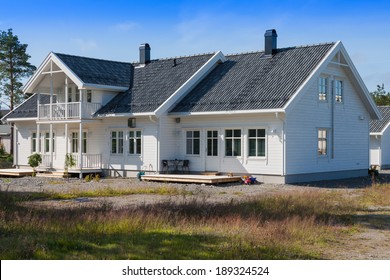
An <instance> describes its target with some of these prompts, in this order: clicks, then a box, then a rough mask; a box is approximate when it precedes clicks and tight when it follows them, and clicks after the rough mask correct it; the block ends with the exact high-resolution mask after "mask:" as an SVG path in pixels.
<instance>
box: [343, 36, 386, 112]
mask: <svg viewBox="0 0 390 280" xmlns="http://www.w3.org/2000/svg"><path fill="white" fill-rule="evenodd" d="M340 51H341V53H342V55H343V56H344V58H345V60H346V61H347V64H348V66H349V69H350V70H351V72H352V74H353V77H354V78H355V80H356V82H357V83H358V85H359V87H360V89H361V90H362V92H363V94H364V99H365V100H363V102H364V104H365V105H366V107H367V110H368V111H369V113H370V116H371V119H380V118H381V117H382V115H381V113H380V111H379V110H378V108H377V106H376V105H375V102H374V100H373V99H372V98H371V94H370V92H369V91H368V89H367V87H366V85H365V84H364V82H363V79H362V78H361V77H360V74H359V72H358V71H357V69H356V67H355V65H354V64H353V62H352V60H351V58H350V57H349V55H348V53H347V51H346V49H345V48H344V46H343V44H342V43H341V42H340Z"/></svg>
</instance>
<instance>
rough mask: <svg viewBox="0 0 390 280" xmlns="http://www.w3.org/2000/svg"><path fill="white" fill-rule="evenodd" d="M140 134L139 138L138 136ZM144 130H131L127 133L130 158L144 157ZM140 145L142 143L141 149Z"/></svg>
mask: <svg viewBox="0 0 390 280" xmlns="http://www.w3.org/2000/svg"><path fill="white" fill-rule="evenodd" d="M131 133H134V135H133V136H130V134H131ZM137 133H139V136H138V135H137ZM142 134H143V133H142V130H141V129H131V130H129V131H128V132H127V140H128V151H127V153H128V154H129V155H130V156H140V155H142V149H143V143H142V142H143V141H142V140H143V138H142ZM132 141H133V143H132ZM138 143H140V148H139V150H138V149H137V148H138ZM131 146H133V152H132V153H131V152H130V150H131Z"/></svg>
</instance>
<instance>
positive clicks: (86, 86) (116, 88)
mask: <svg viewBox="0 0 390 280" xmlns="http://www.w3.org/2000/svg"><path fill="white" fill-rule="evenodd" d="M80 89H102V90H108V91H126V90H128V89H129V88H128V87H119V86H110V85H99V84H84V85H83V87H81V88H80Z"/></svg>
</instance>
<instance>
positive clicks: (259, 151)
mask: <svg viewBox="0 0 390 280" xmlns="http://www.w3.org/2000/svg"><path fill="white" fill-rule="evenodd" d="M248 148H249V153H248V154H249V156H250V157H265V129H248Z"/></svg>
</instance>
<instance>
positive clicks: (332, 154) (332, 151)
mask: <svg viewBox="0 0 390 280" xmlns="http://www.w3.org/2000/svg"><path fill="white" fill-rule="evenodd" d="M334 86H335V84H334V77H332V82H331V93H332V94H331V99H332V100H331V102H330V104H331V106H332V108H331V110H332V116H331V118H332V119H331V122H332V128H331V133H332V135H331V139H332V145H331V159H334V124H335V117H334V114H335V111H334V107H335V103H336V100H335V92H334Z"/></svg>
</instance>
